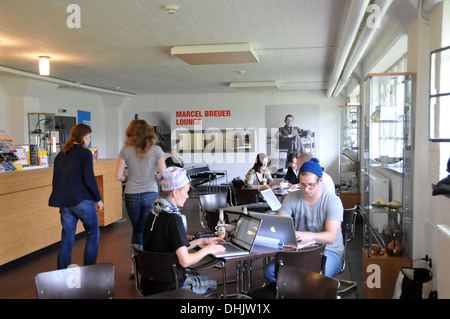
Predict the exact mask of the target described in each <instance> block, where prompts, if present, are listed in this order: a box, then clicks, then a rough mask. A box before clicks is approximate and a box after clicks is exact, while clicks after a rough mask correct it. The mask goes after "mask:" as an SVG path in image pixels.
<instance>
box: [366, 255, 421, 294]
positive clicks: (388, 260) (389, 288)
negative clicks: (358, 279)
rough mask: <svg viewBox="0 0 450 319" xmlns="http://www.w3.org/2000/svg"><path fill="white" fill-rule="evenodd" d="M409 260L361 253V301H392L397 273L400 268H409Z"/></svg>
mask: <svg viewBox="0 0 450 319" xmlns="http://www.w3.org/2000/svg"><path fill="white" fill-rule="evenodd" d="M411 264H412V262H411V259H408V258H404V257H395V256H389V257H384V256H383V255H372V256H371V257H369V256H368V255H367V251H366V249H364V248H363V253H362V297H363V299H392V296H393V295H394V290H395V283H396V281H397V277H398V273H399V271H400V269H401V268H402V267H411Z"/></svg>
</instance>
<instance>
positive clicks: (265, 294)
mask: <svg viewBox="0 0 450 319" xmlns="http://www.w3.org/2000/svg"><path fill="white" fill-rule="evenodd" d="M324 252H325V245H318V246H316V247H308V248H304V249H301V250H298V251H280V252H277V253H276V255H275V271H276V273H277V274H278V271H279V269H280V268H282V267H284V266H290V267H295V268H299V269H305V270H308V271H312V272H316V273H320V272H322V273H324V272H325V262H326V256H325V254H324ZM277 276H278V275H277ZM276 290H277V282H273V283H270V284H269V285H267V286H265V287H263V288H258V289H256V290H254V291H253V292H252V293H250V294H249V296H250V297H251V298H254V299H274V298H276Z"/></svg>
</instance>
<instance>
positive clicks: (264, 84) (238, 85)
mask: <svg viewBox="0 0 450 319" xmlns="http://www.w3.org/2000/svg"><path fill="white" fill-rule="evenodd" d="M230 87H231V88H233V89H235V90H242V91H249V90H254V91H257V90H260V91H263V90H278V89H279V88H280V87H279V86H278V83H277V81H259V82H231V83H230Z"/></svg>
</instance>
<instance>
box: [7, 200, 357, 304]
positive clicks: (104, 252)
mask: <svg viewBox="0 0 450 319" xmlns="http://www.w3.org/2000/svg"><path fill="white" fill-rule="evenodd" d="M183 212H184V213H185V214H186V215H187V217H188V223H189V224H190V229H189V230H188V232H189V233H192V234H193V233H195V232H196V231H199V230H201V226H200V224H199V223H198V220H199V219H198V216H199V215H198V214H199V213H198V200H197V201H196V200H195V198H192V199H190V201H189V202H188V203H187V204H186V206H185V208H184V209H183ZM125 217H126V214H125ZM190 221H193V222H192V223H191V222H190ZM130 240H131V225H130V223H129V221H128V219H127V218H124V219H123V220H120V221H118V222H116V223H114V224H112V225H110V226H108V227H103V228H101V234H100V249H99V255H98V262H99V263H101V262H111V263H113V264H114V265H115V294H114V298H115V299H134V298H137V297H138V294H137V292H136V289H135V285H134V281H132V280H129V272H130V267H131V259H130ZM84 243H85V239H84V238H79V239H77V241H76V243H75V245H74V248H73V263H75V264H80V265H81V264H82V256H83V251H84ZM358 252H359V256H358ZM360 252H361V244H360V241H359V238H358V236H357V237H356V238H355V239H354V240H353V241H352V242H350V245H349V250H348V254H347V255H348V263H347V265H348V267H347V269H346V270H345V271H344V273H343V274H341V275H339V277H342V278H345V279H350V277H351V278H353V280H356V281H358V280H359V282H358V289H357V290H356V292H351V293H349V294H347V295H346V296H344V298H346V299H347V298H348V299H354V298H359V297H360V295H361V293H360V287H361V285H360V275H361V256H360ZM57 254H58V247H57V246H56V245H54V246H52V247H48V248H46V249H43V250H41V251H39V252H37V253H35V254H33V255H31V256H27V257H24V258H22V259H20V260H18V261H15V262H12V263H10V264H7V265H4V266H2V267H0V299H35V298H36V292H35V286H34V277H35V276H36V274H38V273H40V272H45V271H50V270H54V269H56V257H57ZM218 271H219V270H213V273H214V272H218ZM216 275H217V277H218V278H220V276H221V273H220V272H218V273H217V274H216ZM227 275H228V276H227V277H228V279H229V280H231V279H233V277H234V276H235V267H234V265H232V264H231V265H227ZM262 283H263V275H262V262H261V261H256V262H255V263H254V265H253V287H255V288H256V287H260V286H261V285H262ZM227 290H228V292H233V291H235V286H234V284H228V285H227Z"/></svg>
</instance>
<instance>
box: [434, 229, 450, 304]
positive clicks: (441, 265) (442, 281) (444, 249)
mask: <svg viewBox="0 0 450 319" xmlns="http://www.w3.org/2000/svg"><path fill="white" fill-rule="evenodd" d="M437 227H438V232H437V233H438V234H437V245H436V246H437V267H436V268H437V291H438V298H439V299H450V225H437Z"/></svg>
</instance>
